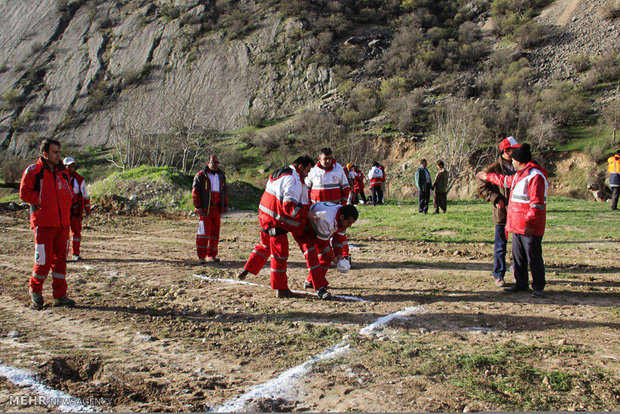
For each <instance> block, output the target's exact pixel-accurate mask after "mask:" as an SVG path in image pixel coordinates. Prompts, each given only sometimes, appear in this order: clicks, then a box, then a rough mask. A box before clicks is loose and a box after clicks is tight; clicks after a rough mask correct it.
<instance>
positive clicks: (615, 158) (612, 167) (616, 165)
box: [607, 155, 620, 174]
mask: <svg viewBox="0 0 620 414" xmlns="http://www.w3.org/2000/svg"><path fill="white" fill-rule="evenodd" d="M607 163H608V164H609V173H610V174H613V173H615V174H620V155H612V156H611V157H609V158H608V159H607Z"/></svg>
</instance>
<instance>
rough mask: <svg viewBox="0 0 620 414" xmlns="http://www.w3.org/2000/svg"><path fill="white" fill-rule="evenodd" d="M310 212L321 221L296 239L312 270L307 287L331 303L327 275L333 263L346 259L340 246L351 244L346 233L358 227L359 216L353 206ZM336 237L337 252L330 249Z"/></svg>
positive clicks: (326, 205)
mask: <svg viewBox="0 0 620 414" xmlns="http://www.w3.org/2000/svg"><path fill="white" fill-rule="evenodd" d="M310 212H311V213H315V216H316V217H317V220H310V221H309V222H308V224H307V225H306V231H304V233H303V234H302V235H301V236H295V240H296V241H297V244H299V247H300V248H301V252H302V253H303V254H304V257H305V258H306V264H307V266H308V279H307V280H306V282H305V284H304V287H305V288H306V289H311V288H314V290H316V291H317V296H318V297H319V298H320V299H329V298H330V297H331V294H330V293H329V292H328V291H327V286H328V285H329V283H328V282H327V279H326V278H325V275H326V274H327V271H328V270H329V267H330V265H331V264H332V263H334V264H336V263H338V261H340V260H342V259H344V257H343V254H344V249H343V248H342V247H340V248H338V247H336V246H342V245H343V244H346V243H347V240H346V235H345V232H346V230H347V229H348V228H349V227H351V226H352V225H353V223H355V221H356V220H357V218H358V216H359V214H358V212H357V209H356V208H355V206H353V205H350V204H348V205H346V206H343V205H341V204H334V203H329V202H318V203H315V204H313V205H312V207H310ZM332 237H333V239H334V240H333V246H334V248H333V249H332V246H331V245H330V240H331V239H332Z"/></svg>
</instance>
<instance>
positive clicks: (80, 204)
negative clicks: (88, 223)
mask: <svg viewBox="0 0 620 414" xmlns="http://www.w3.org/2000/svg"><path fill="white" fill-rule="evenodd" d="M69 182H70V185H71V189H72V190H73V203H72V204H71V216H72V217H79V218H82V216H83V215H84V213H90V196H89V195H88V191H87V190H86V182H84V177H82V176H81V175H80V174H78V173H77V172H74V173H73V174H69Z"/></svg>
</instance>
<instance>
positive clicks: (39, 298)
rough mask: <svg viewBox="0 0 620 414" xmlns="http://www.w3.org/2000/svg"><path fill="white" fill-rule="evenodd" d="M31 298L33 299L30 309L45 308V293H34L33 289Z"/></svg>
mask: <svg viewBox="0 0 620 414" xmlns="http://www.w3.org/2000/svg"><path fill="white" fill-rule="evenodd" d="M30 299H31V300H32V305H30V309H33V310H41V309H43V304H44V301H43V294H41V293H34V292H33V291H32V290H31V291H30Z"/></svg>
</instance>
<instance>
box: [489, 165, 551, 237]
mask: <svg viewBox="0 0 620 414" xmlns="http://www.w3.org/2000/svg"><path fill="white" fill-rule="evenodd" d="M487 181H490V182H492V183H493V184H495V185H499V186H503V187H505V188H510V202H509V203H508V220H507V221H506V231H507V232H509V233H517V234H524V233H525V228H526V227H528V228H531V229H532V230H533V233H534V236H542V235H544V234H545V225H546V221H547V205H546V200H547V187H548V186H549V184H548V182H547V170H545V169H544V168H543V167H541V166H540V165H538V164H536V163H534V162H529V163H528V164H527V166H526V167H525V168H522V169H521V170H519V171H517V173H516V174H515V175H501V174H488V175H487Z"/></svg>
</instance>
